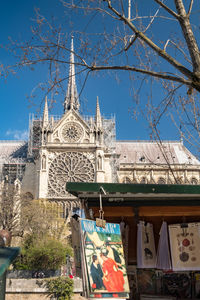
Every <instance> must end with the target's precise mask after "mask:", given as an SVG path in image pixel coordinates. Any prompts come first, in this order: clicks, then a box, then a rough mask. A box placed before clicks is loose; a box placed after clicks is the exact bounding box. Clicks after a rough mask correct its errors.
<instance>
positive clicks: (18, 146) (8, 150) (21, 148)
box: [0, 141, 28, 164]
mask: <svg viewBox="0 0 200 300" xmlns="http://www.w3.org/2000/svg"><path fill="white" fill-rule="evenodd" d="M27 151H28V143H27V142H26V141H0V164H8V163H10V164H18V163H25V162H26V157H27Z"/></svg>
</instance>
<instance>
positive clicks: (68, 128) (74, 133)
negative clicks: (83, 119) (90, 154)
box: [62, 122, 83, 143]
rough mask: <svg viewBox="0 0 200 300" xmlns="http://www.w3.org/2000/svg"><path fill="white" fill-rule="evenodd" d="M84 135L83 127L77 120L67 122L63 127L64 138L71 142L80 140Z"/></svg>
mask: <svg viewBox="0 0 200 300" xmlns="http://www.w3.org/2000/svg"><path fill="white" fill-rule="evenodd" d="M82 135H83V129H82V127H81V126H80V125H79V124H77V123H75V122H70V123H67V124H66V125H65V126H64V127H63V129H62V137H63V139H64V140H65V141H67V142H70V143H76V142H78V141H79V140H80V139H81V137H82Z"/></svg>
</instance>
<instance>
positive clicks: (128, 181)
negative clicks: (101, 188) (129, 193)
mask: <svg viewBox="0 0 200 300" xmlns="http://www.w3.org/2000/svg"><path fill="white" fill-rule="evenodd" d="M122 182H123V183H131V179H130V178H129V177H127V176H126V177H124V178H123V181H122Z"/></svg>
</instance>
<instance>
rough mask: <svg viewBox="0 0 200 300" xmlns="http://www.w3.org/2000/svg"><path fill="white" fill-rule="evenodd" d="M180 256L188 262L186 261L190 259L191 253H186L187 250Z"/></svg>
mask: <svg viewBox="0 0 200 300" xmlns="http://www.w3.org/2000/svg"><path fill="white" fill-rule="evenodd" d="M179 258H180V260H181V261H183V262H186V261H188V259H189V254H188V253H186V252H183V253H181V254H180V255H179Z"/></svg>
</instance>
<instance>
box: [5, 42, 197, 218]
mask: <svg viewBox="0 0 200 300" xmlns="http://www.w3.org/2000/svg"><path fill="white" fill-rule="evenodd" d="M73 53H74V50H73V40H72V43H71V57H70V68H69V81H68V86H67V92H66V97H65V99H64V113H63V115H61V116H60V117H59V118H55V117H53V116H50V115H49V112H48V99H47V98H46V100H45V106H44V111H43V116H42V117H41V118H35V117H34V116H32V118H31V120H30V124H29V140H28V142H27V141H0V190H1V188H2V187H3V185H4V184H5V182H7V183H10V184H15V185H17V186H18V187H19V188H20V190H21V191H22V192H23V193H29V194H30V195H31V196H32V198H35V199H48V200H50V201H54V202H56V203H57V204H58V205H59V206H61V207H62V209H63V216H64V217H66V214H67V213H66V211H69V210H72V209H73V208H74V207H75V208H76V207H78V206H79V202H78V200H77V199H76V198H74V197H72V196H70V195H69V194H68V193H67V192H66V190H65V186H66V182H69V181H71V182H119V183H121V182H123V183H155V184H175V183H179V184H200V161H199V160H197V159H196V158H195V156H194V155H193V154H192V153H191V152H190V151H189V150H188V149H187V148H186V147H185V146H184V145H183V142H182V141H162V143H157V142H155V141H117V140H116V134H115V119H114V118H111V119H105V118H104V117H102V115H101V110H100V107H99V102H98V98H97V101H96V112H95V115H94V117H89V118H87V117H84V116H82V115H81V114H80V113H79V96H78V92H77V86H76V80H75V64H74V54H73Z"/></svg>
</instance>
